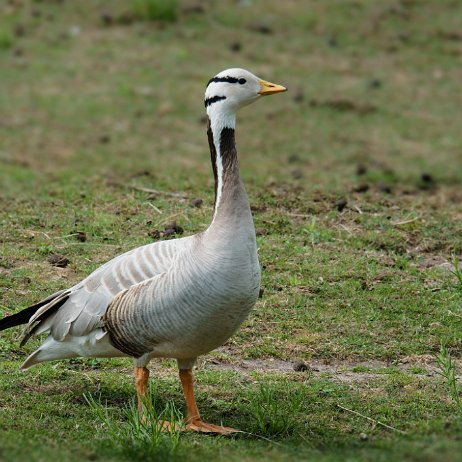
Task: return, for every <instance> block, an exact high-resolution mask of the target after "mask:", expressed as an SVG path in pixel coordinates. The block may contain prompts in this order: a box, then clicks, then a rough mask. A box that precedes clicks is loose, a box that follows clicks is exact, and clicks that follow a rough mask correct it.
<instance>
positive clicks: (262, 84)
mask: <svg viewBox="0 0 462 462" xmlns="http://www.w3.org/2000/svg"><path fill="white" fill-rule="evenodd" d="M286 90H287V88H285V87H283V86H282V85H277V84H275V83H271V82H267V81H266V80H263V79H260V78H258V77H257V76H256V75H253V74H252V73H251V72H249V71H246V70H245V69H239V68H234V69H226V70H225V71H222V72H220V73H219V74H217V75H216V76H215V77H213V78H211V79H210V80H209V82H208V84H207V88H206V90H205V108H206V110H207V113H208V114H210V113H212V112H215V111H219V112H225V113H226V112H228V113H235V112H236V111H237V110H238V109H240V108H241V107H244V106H247V105H248V104H251V103H253V102H254V101H256V100H257V99H260V98H261V97H262V96H267V95H273V94H275V93H280V92H282V91H286Z"/></svg>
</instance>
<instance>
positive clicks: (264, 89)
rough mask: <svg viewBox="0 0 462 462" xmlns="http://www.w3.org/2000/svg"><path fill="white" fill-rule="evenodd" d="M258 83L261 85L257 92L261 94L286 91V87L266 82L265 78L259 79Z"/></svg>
mask: <svg viewBox="0 0 462 462" xmlns="http://www.w3.org/2000/svg"><path fill="white" fill-rule="evenodd" d="M258 83H259V84H260V86H261V90H260V91H259V92H258V94H259V95H262V96H266V95H272V94H273V93H281V92H283V91H287V88H286V87H283V86H282V85H278V84H276V83H271V82H267V81H266V80H259V81H258Z"/></svg>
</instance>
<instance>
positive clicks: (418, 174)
mask: <svg viewBox="0 0 462 462" xmlns="http://www.w3.org/2000/svg"><path fill="white" fill-rule="evenodd" d="M140 5H141V6H140ZM201 5H202V4H201ZM132 8H134V9H135V10H136V9H137V8H138V10H137V11H138V13H137V12H136V11H135V10H133V9H132ZM164 8H165V10H164ZM461 14H462V9H461V7H460V5H459V3H458V2H453V1H451V0H448V1H444V2H443V1H439V0H425V1H422V2H412V1H402V2H400V1H392V2H369V1H362V0H361V1H353V0H351V1H350V0H346V1H343V2H338V1H334V0H328V1H324V2H316V1H310V2H307V3H306V5H303V6H302V5H301V4H300V2H294V1H287V2H275V1H266V2H263V1H262V0H256V1H253V2H234V1H231V0H229V1H224V2H215V3H214V4H213V5H212V4H210V5H209V4H205V3H204V5H203V8H202V9H201V8H197V2H192V1H181V2H157V1H143V2H137V3H133V5H128V4H127V2H122V1H120V0H117V1H113V2H104V1H102V0H95V1H93V2H88V3H87V2H55V1H51V0H42V1H41V2H36V1H23V2H7V4H6V5H3V4H2V6H0V16H1V20H0V67H1V73H0V84H1V88H2V91H1V92H0V185H1V188H0V316H4V315H7V314H10V313H14V312H17V311H19V310H20V309H22V308H25V307H27V306H29V305H31V304H32V303H34V302H37V301H38V300H40V299H41V298H43V297H45V296H46V295H48V294H50V293H52V292H54V291H57V290H59V289H62V288H65V287H68V286H70V285H72V284H75V283H77V282H78V281H80V280H81V279H82V278H83V277H85V276H86V275H88V274H89V273H90V272H91V271H92V270H94V269H96V268H97V267H98V266H100V265H101V264H102V263H104V262H105V261H107V260H108V259H109V258H112V257H114V256H116V255H118V254H119V253H121V252H123V251H126V250H129V249H131V248H133V247H136V246H138V245H142V244H145V243H148V242H152V241H153V240H154V239H157V238H156V237H155V236H156V233H155V230H160V231H163V230H164V229H165V227H166V226H167V225H168V224H169V223H171V222H172V221H176V222H177V223H178V225H180V226H181V227H182V228H184V235H190V234H193V233H196V232H199V231H201V230H203V229H205V227H206V226H207V225H208V223H209V222H210V219H211V214H212V207H213V180H212V173H211V168H210V165H209V154H208V148H207V138H206V134H205V125H204V121H203V115H204V111H203V92H204V87H205V84H206V82H207V81H208V79H209V78H210V77H211V76H213V75H215V74H216V73H217V72H219V71H220V70H222V69H225V68H228V67H236V66H239V67H244V68H248V69H249V70H251V71H253V72H254V73H255V74H257V75H259V76H261V77H262V78H264V79H267V80H270V81H273V82H276V83H280V84H283V85H286V86H287V87H288V88H289V92H287V93H285V94H283V95H277V96H275V97H273V98H267V99H264V100H263V101H261V102H259V103H258V104H255V105H253V106H251V107H249V108H245V109H243V110H242V112H241V113H240V114H239V117H238V128H237V142H238V152H239V158H240V159H239V160H240V165H241V173H242V177H243V179H244V182H245V185H246V188H247V191H248V195H249V198H250V202H251V205H252V209H253V214H254V220H255V226H256V229H257V231H258V237H257V241H258V247H259V254H260V261H261V265H262V269H263V272H262V278H263V281H262V288H263V289H264V293H263V296H262V298H261V299H260V300H259V301H258V303H257V305H256V307H255V309H254V310H253V312H252V314H251V315H250V317H249V319H248V320H247V321H246V322H245V323H244V324H243V326H242V328H241V329H240V330H239V331H238V332H237V333H236V334H235V335H234V336H233V338H231V339H230V340H229V341H228V342H227V344H226V345H225V346H224V347H223V348H221V349H219V350H218V351H215V352H213V353H211V354H210V355H208V356H206V357H205V358H204V359H203V360H202V362H201V363H200V364H199V367H198V370H197V372H196V374H195V375H196V381H197V395H198V402H199V408H200V410H201V413H202V414H203V417H204V419H206V420H208V421H210V422H212V423H220V422H222V423H223V424H224V425H227V426H232V427H237V428H240V429H241V430H243V431H244V432H245V433H244V434H242V435H240V436H235V437H232V438H223V437H217V438H213V437H208V436H204V435H191V434H187V433H182V434H181V435H180V437H179V440H178V441H179V443H178V449H177V450H176V452H175V451H173V452H169V451H168V450H167V453H168V454H169V455H168V457H170V458H172V459H175V458H178V459H181V460H184V458H185V457H187V458H188V460H203V459H206V458H209V459H211V460H217V461H225V460H226V461H240V460H245V461H252V460H262V459H265V460H270V461H285V460H287V461H289V460H297V459H298V460H307V459H309V460H315V461H323V462H324V461H337V460H342V461H343V460H351V461H357V460H358V461H359V460H370V461H382V460H383V461H388V460H408V461H422V460H423V461H435V460H436V461H456V460H460V459H461V458H460V456H459V454H460V453H461V450H462V443H461V440H460V432H461V430H462V428H461V425H462V421H461V419H460V412H459V411H458V409H457V406H456V405H455V401H454V399H455V398H454V397H455V394H454V393H455V392H454V390H460V379H459V377H458V376H457V371H460V364H461V363H460V361H461V358H462V291H461V290H460V289H461V282H460V270H459V269H458V268H457V264H458V263H457V262H458V260H457V259H459V260H460V258H461V255H462V240H461V238H460V236H461V235H462V222H461V220H460V217H461V216H462V205H461V204H462V193H461V188H460V184H461V181H462V162H461V158H460V152H461V149H462V137H461V135H460V127H459V126H460V123H459V119H460V116H459V115H460V57H461V53H462V49H461V44H462V41H461V40H460V32H459V29H460V24H459V23H460V15H461ZM137 188H138V189H137ZM139 188H150V189H155V190H159V191H162V192H164V193H167V194H160V195H157V196H150V195H149V193H146V192H143V191H140V190H139ZM170 193H181V194H182V196H184V197H185V199H182V198H179V197H175V196H172V195H170ZM197 198H200V199H203V206H202V207H200V208H196V207H192V206H191V205H190V204H191V201H193V200H194V199H197ZM339 199H345V200H346V201H347V204H346V206H345V208H344V209H343V210H341V211H339V210H338V208H339V207H338V205H336V203H337V204H338V202H337V201H339ZM152 205H154V206H155V207H156V208H157V209H158V210H160V211H161V212H162V213H158V211H156V210H155V209H154V208H153V207H152ZM82 236H84V237H85V239H82ZM52 254H60V255H63V256H65V257H66V258H68V259H69V261H70V263H69V265H68V266H67V267H66V268H59V267H55V266H52V265H51V264H50V263H49V262H48V258H49V257H50V255H52ZM451 262H452V263H451ZM20 332H21V331H20V329H19V328H18V329H14V330H12V331H6V332H2V334H1V336H0V358H1V362H0V459H1V460H8V461H16V460H23V459H26V458H27V460H37V461H39V460H79V461H81V460H102V461H104V460H108V461H109V460H111V461H113V460H120V461H123V460H132V459H133V454H138V457H139V458H140V459H142V458H143V457H144V458H146V459H147V458H151V459H152V458H156V457H157V458H161V457H164V456H165V454H166V452H165V451H164V449H165V448H168V447H169V444H170V443H168V442H162V443H159V444H157V443H158V442H159V441H163V440H162V439H161V440H155V441H154V442H152V440H150V439H149V438H148V437H147V436H149V435H151V436H152V437H155V432H154V431H152V430H153V429H151V430H149V431H147V433H146V432H144V430H143V431H141V430H140V431H141V433H140V435H142V436H139V437H135V436H134V435H135V434H134V432H133V431H132V428H133V425H135V423H136V420H133V419H135V417H134V415H133V414H131V417H128V416H127V409H129V408H127V406H129V403H130V402H131V400H132V399H133V396H134V386H133V378H132V376H131V364H130V361H128V360H120V359H114V360H99V359H98V360H95V359H89V360H82V359H77V360H72V361H67V362H66V361H62V362H59V363H55V364H45V365H41V366H38V367H36V368H34V369H31V370H30V371H27V372H26V373H20V372H19V371H18V367H19V365H20V364H21V362H22V361H23V360H24V358H25V357H26V356H27V355H28V354H30V353H31V352H32V351H33V350H34V349H35V348H36V347H37V346H38V345H39V340H33V341H31V342H30V343H28V344H27V345H26V346H25V347H24V348H22V349H19V347H18V339H19V337H20ZM442 339H444V342H445V346H446V351H447V352H450V354H449V353H448V355H447V356H446V365H447V364H448V363H447V360H448V358H450V360H451V364H452V366H451V367H452V369H451V370H452V375H451V376H450V379H451V382H450V383H451V384H452V385H451V387H452V388H450V389H449V388H448V384H449V382H448V377H449V376H448V375H447V376H446V377H442V376H441V375H439V374H438V373H437V371H438V370H439V369H438V364H437V362H436V360H435V358H436V356H437V355H438V354H439V353H440V345H441V340H442ZM443 356H444V355H443ZM440 358H441V356H440ZM300 361H302V362H304V363H306V364H307V365H308V366H309V369H308V370H306V371H304V372H295V371H293V370H292V363H295V362H300ZM441 364H443V363H441ZM443 365H444V364H443ZM152 368H153V373H152V379H151V381H152V383H153V387H154V392H155V397H156V400H155V402H156V405H155V409H156V412H162V410H163V409H165V408H167V407H168V406H175V407H174V408H173V407H170V408H169V409H180V410H181V411H182V412H184V401H183V397H182V393H181V387H180V385H179V380H178V378H177V371H176V370H175V366H174V364H173V363H172V362H171V361H162V362H153V365H152ZM447 370H449V369H447ZM457 387H459V388H457ZM451 390H452V391H451ZM84 394H85V395H86V396H88V394H91V396H93V397H94V398H95V399H96V401H95V403H96V404H97V408H98V409H99V410H100V411H104V409H106V403H107V409H108V414H107V420H106V421H105V422H106V423H104V422H101V421H100V420H99V419H98V418H97V415H96V414H95V409H96V408H95V406H93V407H92V406H89V405H88V403H87V402H86V401H85V398H84ZM99 397H100V398H99ZM99 399H100V400H101V401H100V403H101V405H99V404H98V403H99V401H98V400H99ZM169 403H174V404H173V405H171V404H169ZM339 405H340V406H342V407H344V408H347V409H349V410H352V411H355V412H357V413H359V414H360V415H361V416H365V417H369V418H370V419H373V420H372V421H370V420H368V419H366V418H365V417H361V416H360V415H357V414H354V413H352V412H348V411H345V410H342V408H340V407H339ZM104 416H106V414H104ZM104 418H106V417H104ZM374 421H379V422H382V423H384V424H387V425H389V426H391V427H393V428H395V429H397V430H401V431H404V432H406V434H401V433H399V432H397V431H394V430H390V429H389V428H386V427H383V426H381V425H379V424H376V423H374ZM134 422H135V423H134ZM119 424H120V432H122V433H121V434H122V436H123V437H121V438H120V439H121V441H124V442H125V443H124V444H123V445H122V446H124V448H125V449H124V448H122V447H121V445H120V444H119V443H116V442H115V441H114V438H115V439H117V438H118V437H117V438H116V437H112V439H111V436H110V432H109V431H108V428H111V427H110V426H111V425H112V426H113V427H112V428H113V429H115V428H116V427H117V425H119ZM108 425H109V427H108ZM136 428H138V429H139V428H140V427H136ZM143 432H144V433H143ZM363 433H364V434H365V435H366V436H367V438H364V435H361V434H363ZM130 438H131V439H130ZM268 440H269V441H268ZM168 441H169V440H168ZM151 443H152V444H151ZM161 447H163V448H164V449H162V450H160V449H159V451H160V452H156V451H157V449H156V448H161ZM150 451H151V452H150Z"/></svg>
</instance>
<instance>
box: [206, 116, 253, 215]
mask: <svg viewBox="0 0 462 462" xmlns="http://www.w3.org/2000/svg"><path fill="white" fill-rule="evenodd" d="M207 115H208V127H207V135H208V140H209V147H210V156H211V161H212V168H213V173H214V177H215V207H214V215H213V220H215V219H216V218H217V216H218V212H219V211H221V210H223V209H226V208H227V207H226V205H230V203H231V202H233V200H236V199H242V194H236V193H234V194H229V193H230V191H232V190H234V191H235V192H238V191H239V190H243V186H242V182H241V179H240V176H239V167H238V161H237V152H236V143H235V137H234V131H235V126H236V116H235V113H232V112H224V111H223V112H218V111H207ZM244 196H245V191H244ZM245 200H246V197H245ZM229 213H230V211H228V214H229Z"/></svg>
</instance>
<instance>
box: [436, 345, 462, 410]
mask: <svg viewBox="0 0 462 462" xmlns="http://www.w3.org/2000/svg"><path fill="white" fill-rule="evenodd" d="M436 361H437V364H438V367H439V369H440V374H441V375H442V376H443V377H444V379H445V380H446V383H447V386H448V390H449V393H450V395H451V397H452V399H453V400H454V404H455V406H456V408H457V409H458V411H459V412H462V401H461V399H460V394H461V387H460V384H459V383H458V377H457V374H456V366H455V364H454V360H453V359H452V357H451V354H450V353H449V351H448V349H447V347H446V345H445V343H444V342H441V348H440V352H439V354H438V356H437V358H436Z"/></svg>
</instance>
